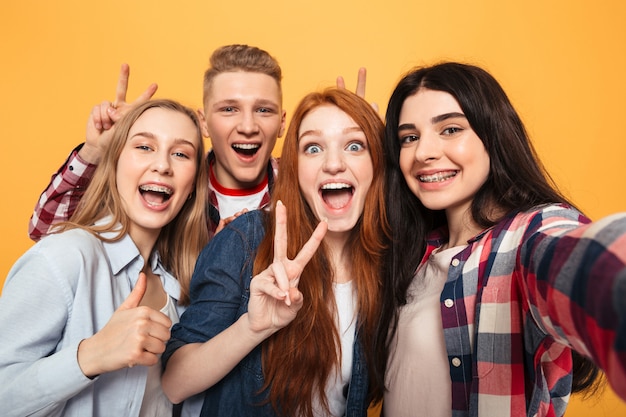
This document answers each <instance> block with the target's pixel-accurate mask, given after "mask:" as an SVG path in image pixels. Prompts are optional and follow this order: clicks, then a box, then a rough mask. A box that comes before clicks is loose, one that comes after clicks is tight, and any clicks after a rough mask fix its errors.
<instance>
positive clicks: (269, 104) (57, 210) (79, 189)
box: [29, 45, 376, 240]
mask: <svg viewBox="0 0 626 417" xmlns="http://www.w3.org/2000/svg"><path fill="white" fill-rule="evenodd" d="M128 77H129V68H128V65H123V66H122V69H121V71H120V78H119V82H118V85H117V91H116V99H115V101H114V102H113V103H111V102H108V101H105V102H103V103H102V104H100V105H99V106H96V107H94V109H93V111H92V114H93V116H94V121H95V124H96V128H97V129H100V130H101V131H106V130H109V129H110V128H111V127H112V126H113V124H114V123H115V122H116V121H117V120H119V119H120V118H121V117H122V115H123V114H125V112H127V111H128V109H130V108H131V107H133V106H135V105H137V104H140V103H141V102H143V101H146V100H149V99H150V98H151V97H152V96H153V95H154V93H155V92H156V89H157V86H156V84H152V85H150V86H149V87H148V89H146V91H145V92H144V93H142V94H141V95H140V96H139V97H138V98H137V99H136V100H135V101H134V102H131V103H127V102H126V92H127V89H128ZM281 78H282V72H281V68H280V66H279V64H278V62H277V61H276V59H275V58H273V57H272V56H271V55H269V54H268V53H267V52H266V51H264V50H262V49H259V48H256V47H253V46H248V45H226V46H223V47H221V48H218V49H217V50H215V51H214V52H213V54H212V55H211V58H210V67H209V69H208V70H207V71H206V72H205V75H204V90H203V106H204V109H203V110H199V111H198V114H199V116H200V118H201V121H202V123H203V133H204V135H205V136H207V137H208V138H210V139H211V143H212V146H213V149H212V150H211V151H210V152H209V155H208V165H209V170H210V183H209V189H210V193H209V204H208V205H207V207H208V208H207V210H208V214H209V216H208V217H209V224H208V227H209V229H210V230H211V232H213V233H215V232H216V231H217V230H219V229H221V228H222V227H223V226H224V225H225V224H226V223H228V222H229V221H230V220H232V219H233V218H234V216H235V215H236V214H238V213H240V212H241V211H242V210H244V209H247V210H253V209H257V208H263V207H264V206H265V205H267V204H268V203H269V192H270V190H271V189H272V185H273V181H274V177H275V176H276V173H277V168H278V163H277V161H276V160H275V159H273V158H272V156H271V153H272V149H273V148H274V145H275V144H276V139H277V138H278V137H280V136H281V135H282V134H283V131H284V128H285V116H286V113H285V110H284V109H283V108H282V88H281ZM337 86H338V87H341V88H345V83H344V81H343V78H341V77H338V78H337ZM356 94H357V95H360V96H361V97H363V96H364V94H365V69H364V68H361V69H360V70H359V74H358V82H357V88H356ZM373 106H374V107H375V105H374V104H373ZM375 108H376V107H375ZM101 137H102V138H103V139H101V142H100V143H92V142H90V141H86V142H85V143H84V144H81V145H79V146H78V147H77V148H76V149H74V151H73V152H72V153H71V154H70V156H69V158H68V159H67V161H66V162H65V164H64V165H63V166H62V167H61V168H60V169H59V171H58V172H57V173H56V174H54V175H53V177H52V180H51V182H50V184H49V185H48V187H47V189H46V190H45V191H44V192H43V193H42V194H41V197H40V198H39V201H38V202H37V205H36V206H35V210H34V212H33V215H32V217H31V219H30V224H29V235H30V237H31V239H33V240H39V239H41V238H42V237H44V236H46V235H47V234H48V233H49V232H50V229H51V226H52V225H53V224H54V223H57V222H59V221H63V220H67V219H69V218H70V217H71V215H72V214H73V213H74V211H75V209H76V206H77V205H78V202H79V201H80V199H81V197H82V195H83V193H84V190H85V188H86V186H87V184H89V181H90V179H91V176H92V175H93V172H94V170H95V167H96V165H97V163H98V162H99V160H100V157H101V156H102V154H103V152H104V149H106V147H107V145H108V140H107V139H108V137H110V135H102V136H101Z"/></svg>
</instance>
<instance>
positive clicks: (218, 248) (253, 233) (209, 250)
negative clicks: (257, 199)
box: [198, 210, 265, 262]
mask: <svg viewBox="0 0 626 417" xmlns="http://www.w3.org/2000/svg"><path fill="white" fill-rule="evenodd" d="M264 217H265V214H264V213H263V211H262V210H253V211H249V212H247V213H244V214H242V215H241V216H239V217H237V218H236V219H235V220H233V221H232V222H231V223H229V224H228V225H227V226H226V227H225V228H224V230H222V231H220V232H219V233H217V234H216V235H215V236H214V237H213V238H212V239H211V240H210V241H209V243H208V244H207V245H206V246H205V247H204V249H203V250H202V252H201V253H200V257H199V260H198V262H202V261H206V260H208V259H210V258H213V259H214V260H215V259H216V258H224V259H223V260H226V259H232V260H234V259H235V257H236V256H239V255H242V254H243V255H245V256H247V255H249V254H250V253H253V252H255V251H256V248H257V247H258V246H259V244H260V243H261V240H263V237H264V236H265V224H264Z"/></svg>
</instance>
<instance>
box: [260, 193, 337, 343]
mask: <svg viewBox="0 0 626 417" xmlns="http://www.w3.org/2000/svg"><path fill="white" fill-rule="evenodd" d="M327 228H328V225H327V223H326V222H325V221H322V222H320V223H319V224H318V225H317V228H316V229H315V230H314V231H313V234H312V235H311V237H310V238H309V240H308V241H307V242H306V243H305V245H304V246H303V247H302V249H301V250H300V252H299V253H298V254H297V255H296V257H295V258H294V259H289V258H287V241H288V240H287V210H286V208H285V206H284V205H283V203H282V202H280V201H279V202H278V203H277V204H276V231H275V235H274V262H273V263H272V264H271V265H270V266H269V267H268V268H267V269H266V270H265V271H263V272H261V273H260V274H258V275H256V276H255V277H254V278H252V282H251V283H250V301H249V303H248V320H249V322H250V328H251V330H252V331H254V332H267V333H268V335H270V334H272V333H274V332H276V331H278V330H280V329H282V328H283V327H285V326H286V325H288V324H289V323H291V321H292V320H293V319H294V318H295V317H296V314H298V311H299V310H300V308H301V307H302V302H303V298H302V293H301V292H300V291H299V290H298V283H299V281H300V275H301V274H302V271H303V270H304V267H305V266H306V264H307V263H308V262H309V261H310V260H311V258H312V257H313V255H314V254H315V251H316V250H317V248H318V247H319V245H320V243H321V242H322V240H323V239H324V236H325V235H326V230H327Z"/></svg>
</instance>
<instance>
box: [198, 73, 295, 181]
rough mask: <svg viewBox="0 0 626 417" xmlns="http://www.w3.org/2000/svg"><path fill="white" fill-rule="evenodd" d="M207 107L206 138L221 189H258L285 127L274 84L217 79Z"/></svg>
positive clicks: (258, 77)
mask: <svg viewBox="0 0 626 417" xmlns="http://www.w3.org/2000/svg"><path fill="white" fill-rule="evenodd" d="M204 106H205V107H204V114H203V116H204V121H205V123H206V126H205V128H206V131H205V134H206V135H207V136H208V137H209V138H211V144H212V146H213V151H214V152H215V164H214V166H213V170H214V171H213V172H214V173H215V176H216V178H217V180H218V181H219V183H220V185H222V186H223V187H226V188H232V189H246V188H252V187H254V186H256V185H258V184H259V183H260V182H261V181H262V180H263V178H264V176H265V174H266V169H267V163H268V161H269V159H270V157H271V155H272V150H273V149H274V145H275V144H276V139H277V138H278V137H279V136H281V135H282V134H283V131H284V128H285V111H284V110H283V108H282V94H281V90H280V86H279V85H278V83H277V82H276V80H275V79H274V78H272V77H270V76H269V75H267V74H263V73H258V72H245V71H237V72H224V73H221V74H218V75H217V76H215V78H214V79H213V81H212V84H211V88H210V92H209V94H208V97H207V100H206V102H205V103H204Z"/></svg>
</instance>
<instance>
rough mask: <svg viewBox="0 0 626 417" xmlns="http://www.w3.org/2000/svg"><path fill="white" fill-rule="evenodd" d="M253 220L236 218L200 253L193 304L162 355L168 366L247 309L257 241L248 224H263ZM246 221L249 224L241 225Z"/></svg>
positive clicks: (218, 331)
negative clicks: (189, 345) (178, 352)
mask: <svg viewBox="0 0 626 417" xmlns="http://www.w3.org/2000/svg"><path fill="white" fill-rule="evenodd" d="M252 220H254V219H253V218H251V217H250V216H246V215H244V216H242V217H240V218H238V219H236V220H235V221H234V222H233V223H231V224H229V225H228V226H227V227H226V228H225V229H224V230H222V231H221V232H220V233H218V234H217V235H215V237H214V238H213V239H212V240H211V241H210V242H209V244H208V245H207V246H206V247H205V248H204V249H203V251H202V252H201V253H200V256H199V258H198V262H197V264H196V268H195V270H194V273H193V277H192V279H191V286H190V305H189V306H188V307H187V309H186V310H185V312H184V313H183V315H182V316H181V318H180V321H179V322H178V323H176V324H175V325H174V326H173V328H172V332H171V338H170V341H169V342H168V344H167V348H166V350H165V353H164V354H163V356H162V361H163V366H164V367H165V366H167V361H168V360H169V358H170V357H171V355H172V354H173V353H174V352H175V351H176V350H177V349H178V348H180V347H182V346H184V345H185V344H187V343H203V342H206V341H207V340H209V339H211V338H213V337H214V336H216V335H217V334H219V333H221V332H222V331H223V330H225V329H227V328H228V327H229V326H231V325H232V324H233V323H234V322H235V321H237V319H238V318H239V317H240V316H241V315H243V314H244V313H245V312H246V311H247V308H248V299H249V292H250V280H251V273H252V263H253V262H254V251H255V250H256V247H255V246H256V245H255V244H253V246H254V247H252V246H251V245H250V241H249V239H248V233H247V232H246V227H248V228H251V227H255V226H254V224H256V227H260V223H255V222H254V221H252ZM242 224H244V225H245V226H246V227H244V228H240V227H238V225H242ZM250 233H251V234H254V231H251V232H250Z"/></svg>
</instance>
